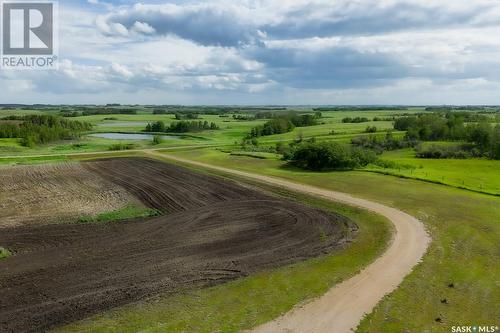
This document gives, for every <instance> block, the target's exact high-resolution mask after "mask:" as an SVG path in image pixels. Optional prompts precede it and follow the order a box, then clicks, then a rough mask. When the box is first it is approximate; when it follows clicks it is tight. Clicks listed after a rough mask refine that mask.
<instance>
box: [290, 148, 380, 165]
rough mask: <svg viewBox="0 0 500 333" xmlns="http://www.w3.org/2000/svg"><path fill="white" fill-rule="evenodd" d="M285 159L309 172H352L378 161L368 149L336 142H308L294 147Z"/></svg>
mask: <svg viewBox="0 0 500 333" xmlns="http://www.w3.org/2000/svg"><path fill="white" fill-rule="evenodd" d="M285 158H287V159H288V160H290V161H291V163H292V164H294V165H296V166H298V167H300V168H303V169H309V170H315V171H322V170H335V169H340V170H352V169H354V168H359V167H364V166H367V165H368V164H370V163H372V162H375V161H376V160H377V157H376V154H375V153H374V152H373V151H371V150H367V149H362V148H349V147H346V146H344V145H341V144H339V143H336V142H306V143H301V144H299V145H298V146H296V147H294V148H293V149H292V151H291V152H290V153H288V154H287V155H286V156H285Z"/></svg>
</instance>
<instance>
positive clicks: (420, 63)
mask: <svg viewBox="0 0 500 333" xmlns="http://www.w3.org/2000/svg"><path fill="white" fill-rule="evenodd" d="M87 3H89V4H92V6H88V5H87V6H82V7H78V8H75V7H72V6H70V5H67V4H62V3H61V11H62V15H61V21H62V23H61V24H62V27H61V29H60V30H61V42H60V45H61V58H62V59H65V60H63V61H62V63H61V69H60V71H59V72H21V73H16V75H10V74H0V78H1V82H0V88H3V87H9V88H8V89H10V90H9V94H8V96H5V95H3V96H2V97H0V102H14V100H15V101H16V102H22V100H23V99H26V91H27V90H28V91H30V92H31V93H30V98H33V99H36V98H39V99H43V100H46V99H47V98H49V97H50V98H53V102H54V103H56V102H64V101H67V102H79V101H82V102H83V101H84V100H85V101H88V100H89V99H91V98H92V96H93V98H95V99H96V100H98V99H106V98H109V97H110V96H112V97H114V96H116V97H117V98H118V97H119V98H122V99H124V100H133V99H134V98H136V99H137V100H136V101H135V103H151V102H153V101H159V100H161V101H162V103H168V102H169V101H165V100H163V98H165V96H168V98H169V99H170V100H171V101H172V103H179V102H181V103H190V102H200V103H204V102H206V103H210V102H214V103H215V102H216V103H217V104H222V103H225V102H227V103H235V102H236V103H238V102H241V103H257V104H269V103H270V104H281V103H297V104H306V103H314V104H322V103H326V104H332V103H339V104H343V103H355V104H362V103H381V104H384V103H415V102H416V101H418V102H419V103H426V101H428V102H429V103H434V102H436V103H438V104H440V103H441V104H442V103H450V104H451V103H473V102H481V101H482V102H483V103H499V101H498V100H497V97H496V95H495V94H494V93H493V92H494V91H495V89H497V88H498V85H499V83H498V82H499V81H500V39H499V38H498V36H499V35H500V20H499V19H498V17H500V3H499V2H497V1H489V0H476V1H474V2H470V1H466V0H453V1H452V0H449V1H444V0H443V1H439V2H436V1H431V0H418V1H417V0H382V1H377V2H374V1H372V0H357V1H350V0H349V1H348V0H338V1H334V2H332V1H331V0H283V1H279V2H278V1H264V0H242V1H229V0H215V1H210V2H208V1H206V2H191V1H190V2H186V3H182V2H179V3H178V4H156V3H154V4H148V3H138V4H135V5H116V4H115V5H111V4H110V3H106V2H102V1H99V0H87ZM78 96H81V97H80V98H78ZM146 96H147V98H146ZM439 98H440V99H441V101H440V102H438V99H439ZM13 99H14V100H13ZM405 101H406V102H405ZM34 102H36V100H34Z"/></svg>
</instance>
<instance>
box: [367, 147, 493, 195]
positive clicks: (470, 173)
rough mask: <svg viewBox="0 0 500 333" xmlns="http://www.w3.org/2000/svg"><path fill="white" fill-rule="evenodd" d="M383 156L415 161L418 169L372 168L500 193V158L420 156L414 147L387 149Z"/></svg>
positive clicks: (413, 164)
mask: <svg viewBox="0 0 500 333" xmlns="http://www.w3.org/2000/svg"><path fill="white" fill-rule="evenodd" d="M382 158H383V159H386V160H390V161H394V162H396V163H398V164H401V165H411V166H413V167H415V169H408V168H398V169H382V170H381V169H380V168H378V169H377V168H370V169H371V170H374V171H377V172H383V173H388V174H391V175H398V176H405V177H410V178H416V179H423V180H428V181H432V182H438V183H443V184H447V185H451V186H455V187H460V188H466V189H471V190H474V191H480V192H485V193H491V194H496V195H500V161H494V160H488V159H479V158H474V159H465V160H457V159H424V158H416V157H415V152H414V151H413V149H402V150H396V151H390V152H385V153H384V154H383V155H382Z"/></svg>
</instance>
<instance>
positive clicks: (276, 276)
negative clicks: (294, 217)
mask: <svg viewBox="0 0 500 333" xmlns="http://www.w3.org/2000/svg"><path fill="white" fill-rule="evenodd" d="M267 190H271V188H270V187H267ZM272 191H275V193H276V194H279V195H282V196H285V197H288V198H290V199H293V200H299V201H301V202H305V203H308V204H311V205H314V206H317V207H320V208H323V209H330V210H332V211H334V212H337V213H340V214H343V215H344V216H347V217H350V218H351V219H352V220H353V221H355V222H356V223H357V224H358V226H359V227H360V231H359V232H358V234H357V236H356V238H355V240H354V242H353V243H352V244H350V245H349V247H347V248H346V249H344V250H339V251H337V252H336V253H333V254H331V255H327V256H323V257H319V258H315V259H311V260H307V261H304V262H300V263H298V264H294V265H289V266H285V267H282V268H279V269H275V270H272V271H265V272H262V273H258V274H255V275H252V276H249V277H246V278H242V279H239V280H236V281H233V282H229V283H226V284H223V285H219V286H216V287H212V288H207V289H198V290H191V291H184V292H181V293H179V294H177V295H173V296H164V297H160V298H157V299H155V300H153V301H151V302H143V303H138V304H131V305H127V306H125V307H122V308H119V309H116V310H113V311H110V312H107V313H104V314H101V315H98V316H96V317H94V318H90V319H87V320H84V321H81V322H77V323H74V324H71V325H69V326H67V327H64V328H62V329H60V330H56V332H88V333H90V332H92V333H99V332H131V333H132V332H238V331H241V330H244V329H249V328H251V327H254V326H256V325H259V324H262V323H265V322H266V321H268V320H270V319H272V318H274V317H276V316H278V315H280V314H281V313H284V312H287V311H289V310H290V309H292V307H293V306H294V305H295V304H297V303H300V302H303V301H305V300H308V299H311V298H314V297H316V296H319V295H322V294H323V293H325V292H326V291H327V290H328V289H329V288H331V287H332V286H333V285H335V284H336V283H338V282H340V281H342V280H344V279H346V278H348V277H350V276H352V275H354V274H356V272H358V271H359V270H360V269H361V268H363V267H364V266H366V265H367V264H369V263H370V262H371V261H373V260H374V259H375V258H376V257H377V256H378V255H379V254H380V253H382V251H383V250H384V248H385V247H386V246H387V243H388V241H389V239H390V235H391V227H390V225H389V222H388V221H387V220H385V219H384V218H382V217H380V216H378V215H375V214H372V213H369V212H366V211H363V210H360V209H356V208H351V207H348V206H345V205H340V204H335V203H331V202H327V201H324V200H320V199H315V198H311V197H308V196H305V195H301V194H295V193H291V192H288V191H283V190H276V189H273V190H272Z"/></svg>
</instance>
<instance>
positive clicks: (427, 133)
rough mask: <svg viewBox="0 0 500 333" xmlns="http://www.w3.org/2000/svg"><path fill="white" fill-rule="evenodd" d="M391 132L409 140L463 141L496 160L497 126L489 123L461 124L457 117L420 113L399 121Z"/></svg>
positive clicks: (460, 119) (499, 134)
mask: <svg viewBox="0 0 500 333" xmlns="http://www.w3.org/2000/svg"><path fill="white" fill-rule="evenodd" d="M394 129H396V130H400V131H406V138H407V139H409V140H424V141H466V142H469V143H473V144H474V145H475V148H477V149H478V150H479V151H480V152H482V153H483V155H486V156H488V157H490V158H493V159H499V156H498V155H499V154H498V153H497V151H498V150H499V149H500V147H499V146H498V145H499V144H500V143H499V141H500V138H499V136H500V133H499V132H500V125H496V126H492V125H491V124H490V123H489V122H478V123H469V124H468V125H464V119H463V118H462V117H461V116H460V115H455V114H451V115H448V116H442V115H440V114H427V115H425V114H424V115H420V116H417V117H415V116H412V117H403V118H399V119H397V120H396V121H395V123H394Z"/></svg>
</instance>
